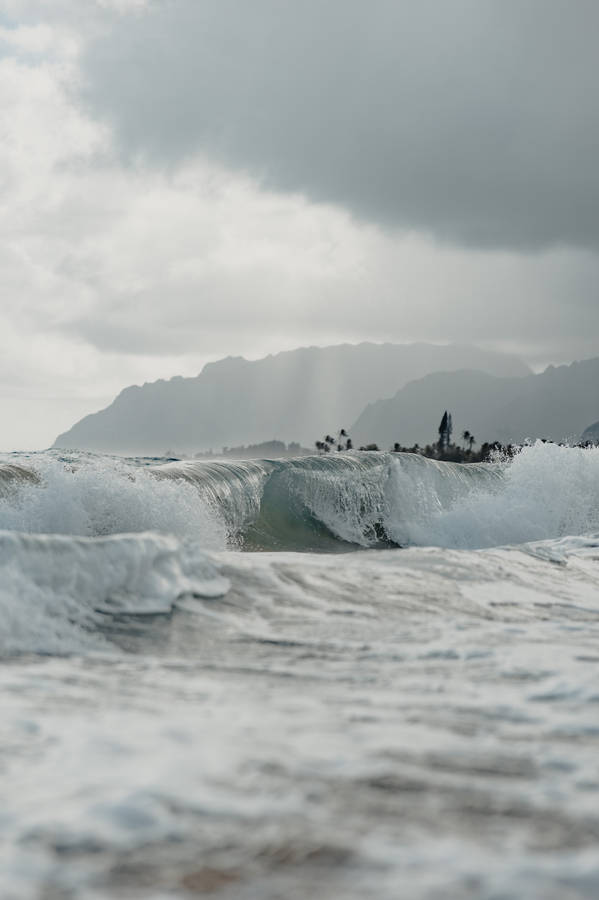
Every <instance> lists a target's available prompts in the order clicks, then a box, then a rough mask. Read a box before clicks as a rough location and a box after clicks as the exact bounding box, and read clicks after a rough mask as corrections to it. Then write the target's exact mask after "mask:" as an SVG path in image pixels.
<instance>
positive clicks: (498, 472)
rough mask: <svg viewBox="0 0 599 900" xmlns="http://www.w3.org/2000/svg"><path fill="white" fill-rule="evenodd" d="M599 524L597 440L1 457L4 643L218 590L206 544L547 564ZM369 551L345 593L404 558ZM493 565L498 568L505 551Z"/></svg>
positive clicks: (231, 564) (251, 562) (87, 632)
mask: <svg viewBox="0 0 599 900" xmlns="http://www.w3.org/2000/svg"><path fill="white" fill-rule="evenodd" d="M597 533H599V449H590V450H582V449H575V448H567V447H558V446H555V445H550V444H541V443H539V444H537V445H534V446H532V447H527V448H525V449H524V450H523V451H522V452H521V453H520V454H518V455H517V456H516V457H515V458H514V459H513V460H510V461H504V462H497V463H494V464H492V465H459V464H451V463H441V462H435V461H431V460H427V459H424V458H422V457H419V456H416V455H413V454H387V453H355V454H343V455H342V454H339V455H338V456H337V455H331V456H330V457H306V458H302V459H292V460H264V461H252V462H216V461H215V462H204V461H201V462H200V461H183V462H171V463H167V464H163V465H156V464H153V465H147V464H145V462H144V461H141V460H137V461H123V460H116V459H112V458H108V457H95V456H93V455H90V454H78V455H76V456H72V457H63V456H59V455H58V454H56V453H43V454H34V455H32V456H31V457H29V458H24V457H19V458H9V459H7V460H6V461H5V462H4V463H0V614H1V615H0V649H1V651H2V652H3V653H5V654H6V653H8V654H10V653H13V652H36V653H39V652H44V653H71V652H79V651H80V650H82V649H84V648H88V647H90V646H92V647H95V648H96V649H97V648H98V647H100V648H102V646H106V640H105V634H106V628H105V627H104V625H105V623H106V620H107V618H110V617H114V616H117V617H118V616H122V615H125V616H138V615H147V614H150V613H152V614H155V613H162V614H164V613H168V612H170V610H171V609H173V606H174V605H175V604H176V603H177V600H178V599H179V598H181V597H182V596H184V595H189V594H192V595H194V594H195V595H198V596H204V597H213V596H217V595H222V594H224V593H226V591H227V589H228V582H227V580H226V578H223V577H222V576H221V574H220V572H221V571H223V570H222V566H221V562H220V561H219V560H220V557H219V556H218V551H222V550H225V549H227V548H228V549H233V550H239V549H245V550H270V551H273V550H275V551H279V550H294V551H304V552H312V553H314V552H324V551H339V552H340V551H348V550H352V549H354V550H355V549H362V548H363V549H366V548H384V547H387V548H390V547H410V546H411V547H416V546H421V547H430V546H436V547H438V548H445V549H440V550H439V551H437V554H439V553H440V554H441V555H442V554H443V553H446V551H447V550H477V549H481V548H489V547H500V546H505V545H523V544H526V545H527V546H526V548H525V549H526V553H527V554H528V555H529V558H530V554H532V555H534V556H537V557H539V559H544V560H547V559H549V560H551V561H552V562H557V563H559V562H561V561H562V557H564V559H566V558H567V557H569V556H570V555H571V553H575V554H577V555H580V554H587V553H591V554H592V556H593V559H595V558H596V548H597V537H596V536H597ZM585 535H586V536H587V537H586V538H585V537H584V536H585ZM592 535H595V537H593V538H592V539H591V538H590V537H588V536H592ZM534 542H536V544H535V543H534ZM539 542H540V543H539ZM548 542H549V543H548ZM577 542H579V543H580V542H582V543H581V545H580V546H578V543H577ZM215 551H217V555H216V556H215V555H214V552H215ZM414 552H415V551H414ZM422 552H423V553H425V555H426V554H427V552H428V551H422ZM502 552H503V551H502ZM397 553H399V555H397ZM564 554H565V555H564ZM376 556H377V559H379V560H380V566H379V567H377V565H378V564H375V563H374V562H373V561H372V560H371V561H369V562H368V563H367V561H366V558H364V557H360V556H356V555H354V556H353V557H352V561H351V566H345V567H341V568H340V567H336V568H338V569H339V573H338V575H336V576H335V578H336V579H337V581H339V585H338V588H339V590H340V591H341V593H343V592H344V591H346V592H347V595H348V596H349V595H351V593H352V591H353V589H354V586H355V584H357V583H358V581H360V583H363V582H364V578H366V581H368V580H369V579H370V578H371V575H368V572H374V571H375V570H376V572H378V575H376V577H375V575H374V574H372V578H373V579H374V581H373V585H374V583H375V582H376V583H378V581H377V579H380V578H382V574H381V573H382V572H383V570H384V571H385V572H387V574H388V575H389V577H390V578H391V581H392V580H393V579H397V578H399V579H400V580H401V578H400V573H399V570H398V569H397V565H398V564H399V563H400V560H402V559H403V554H402V552H401V551H394V552H393V553H391V554H389V553H387V554H382V555H381V554H378V555H376ZM470 556H472V555H471V554H470ZM252 557H253V559H252ZM303 559H304V560H305V561H306V564H305V565H304V562H302V560H301V559H300V558H299V557H297V558H296V561H295V562H289V561H288V558H282V565H283V568H284V569H285V573H284V577H283V581H284V583H287V582H288V581H290V579H291V581H290V583H291V584H292V593H293V596H294V597H296V601H297V596H299V594H298V593H297V592H298V591H300V593H301V592H302V591H304V593H305V591H307V590H308V582H309V581H310V579H316V581H318V579H319V578H320V579H322V578H324V582H323V584H322V585H321V588H322V589H323V590H324V583H325V582H326V583H329V586H330V573H329V574H327V572H328V570H327V572H325V571H324V570H322V569H321V568H319V567H318V566H317V564H316V563H315V562H314V560H315V559H316V558H315V557H312V558H311V559H312V562H310V561H309V559H308V557H303ZM361 559H363V565H362V564H361V563H360V560H361ZM427 559H428V563H427V565H430V564H431V559H432V558H431V557H430V553H429V556H427ZM501 559H502V563H501V565H502V566H503V565H505V566H508V567H509V566H510V564H511V563H510V559H512V560H513V559H514V557H513V556H511V557H510V554H509V553H508V554H507V555H505V557H504V556H502V557H501ZM393 560H396V563H393ZM443 560H445V562H443ZM348 562H349V561H348ZM308 563H309V565H308ZM441 563H442V568H443V566H445V567H446V568H447V569H448V572H449V574H448V575H447V577H452V576H451V571H454V569H455V570H456V571H457V569H459V563H458V560H457V557H456V555H455V554H453V555H450V554H447V553H446V556H445V557H443V559H442V560H441ZM273 565H274V563H273ZM469 565H470V566H471V567H472V566H473V563H472V559H470V563H469ZM361 566H362V567H361ZM373 566H374V568H373ZM306 567H307V568H306ZM310 567H311V568H310ZM390 567H391V568H390ZM456 567H457V569H456ZM474 568H475V567H474ZM362 569H363V570H364V571H363V572H362ZM229 570H230V572H229ZM258 570H259V562H258V560H257V559H256V557H255V554H249V555H248V554H243V555H240V554H238V553H234V554H228V555H227V562H226V565H225V567H224V573H225V575H226V574H231V573H233V575H235V577H236V578H237V577H241V574H242V573H245V574H244V575H243V578H245V579H246V580H247V583H248V586H249V587H248V590H250V588H251V590H255V591H256V596H257V597H258V596H265V595H266V593H268V591H267V589H266V587H265V586H264V585H263V584H262V583H261V582H260V579H259V578H258V576H257V573H258ZM308 570H309V571H310V573H311V574H310V576H309V578H308V582H307V583H306V585H304V586H303V587H302V585H303V584H304V582H303V579H304V574H305V572H307V571H308ZM449 570H451V571H449ZM352 572H353V574H352ZM361 572H362V574H361V575H360V573H361ZM251 573H253V574H251ZM269 573H270V569H269ZM358 575H360V577H359V578H358ZM268 578H271V574H269V575H268ZM539 578H540V576H539ZM543 578H545V575H543ZM593 578H594V575H593ZM360 579H361V580H360ZM383 580H384V579H383ZM391 581H389V584H390V583H391ZM296 582H297V583H296ZM265 583H266V582H265ZM315 583H316V582H315ZM381 583H382V582H381ZM385 583H387V582H385ZM539 583H541V582H539ZM543 583H544V582H543ZM318 584H320V581H318ZM252 585H253V587H252ZM364 585H365V582H364V584H363V586H364ZM364 589H365V590H366V587H365V586H364ZM373 589H374V588H373ZM277 590H278V589H277ZM319 590H320V588H319ZM242 593H243V592H242ZM325 593H326V590H325ZM236 596H238V597H241V596H242V594H240V593H239V590H238V592H237V595H236ZM243 596H245V595H243ZM247 602H249V600H248V601H247ZM243 603H244V604H245V603H246V600H244V601H243Z"/></svg>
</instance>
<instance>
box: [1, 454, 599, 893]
mask: <svg viewBox="0 0 599 900" xmlns="http://www.w3.org/2000/svg"><path fill="white" fill-rule="evenodd" d="M0 653H1V657H0V678H1V688H2V715H1V718H0V734H1V738H0V766H1V772H2V802H1V804H0V896H1V897H2V900H25V898H26V900H74V898H77V900H79V898H82V900H115V898H133V900H135V898H144V900H158V898H171V897H173V898H175V897H177V898H178V897H180V898H185V897H194V896H204V895H206V896H218V897H221V898H227V900H228V898H231V900H275V898H278V900H295V898H297V900H304V898H339V900H341V898H343V900H354V898H356V900H357V898H366V897H376V898H381V900H387V898H388V900H398V898H409V900H433V898H434V900H441V898H443V900H451V898H472V900H475V898H476V900H512V898H513V900H522V898H527V900H528V898H534V900H570V898H572V900H574V898H596V897H597V896H599V679H598V671H599V448H594V449H587V450H582V449H578V448H568V447H559V446H556V445H552V444H542V443H537V444H535V445H533V446H530V447H526V448H524V449H523V450H522V452H521V453H519V454H518V455H517V456H516V457H515V458H514V459H513V460H510V461H497V462H495V463H493V464H481V465H459V464H450V463H441V462H434V461H432V460H427V459H424V458H421V457H418V456H414V455H412V454H388V453H359V452H355V453H343V454H331V455H327V456H321V457H305V458H301V459H289V460H271V461H251V462H250V461H248V462H241V461H237V462H233V461H197V460H191V461H174V462H168V461H164V460H157V459H156V460H148V459H116V458H112V457H102V456H96V455H93V454H86V453H72V454H65V453H61V452H58V451H47V452H43V453H31V454H19V453H12V454H3V455H2V457H1V458H0Z"/></svg>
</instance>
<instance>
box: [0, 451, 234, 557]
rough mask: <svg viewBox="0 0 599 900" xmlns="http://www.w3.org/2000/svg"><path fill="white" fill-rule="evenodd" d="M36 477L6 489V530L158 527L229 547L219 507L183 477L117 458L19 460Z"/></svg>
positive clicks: (1, 520)
mask: <svg viewBox="0 0 599 900" xmlns="http://www.w3.org/2000/svg"><path fill="white" fill-rule="evenodd" d="M19 462H20V463H21V465H22V466H24V465H27V466H28V467H29V470H30V471H33V472H35V473H37V475H38V478H39V481H38V483H35V482H32V481H30V480H28V481H24V480H23V479H22V478H18V479H16V480H15V481H14V483H13V487H12V490H7V489H6V486H5V489H4V491H3V493H2V494H0V529H4V530H7V531H21V532H35V533H43V534H72V535H86V536H97V535H108V534H122V533H128V532H141V531H158V532H161V533H163V534H174V535H177V536H178V537H187V538H193V539H194V540H197V541H198V542H199V543H200V544H201V546H202V547H203V548H209V549H219V548H223V547H224V546H225V542H226V529H225V526H224V523H223V520H222V517H221V516H220V514H219V510H218V509H217V508H216V507H215V506H214V505H211V504H210V503H209V501H208V500H204V501H203V502H199V500H198V494H197V492H196V491H194V490H193V489H190V486H189V485H187V484H185V483H184V482H182V481H178V480H158V479H156V478H155V477H153V475H152V473H151V471H150V470H149V469H147V468H144V467H141V466H132V465H131V464H127V463H126V462H124V461H121V460H117V459H114V458H112V457H98V456H93V455H91V454H89V455H86V454H77V455H76V456H74V457H73V458H72V459H68V460H65V459H63V458H61V457H59V456H57V455H56V454H51V453H40V454H35V455H33V456H31V457H30V458H27V459H22V460H19Z"/></svg>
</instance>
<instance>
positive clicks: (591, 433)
mask: <svg viewBox="0 0 599 900" xmlns="http://www.w3.org/2000/svg"><path fill="white" fill-rule="evenodd" d="M580 439H581V441H594V442H595V443H598V442H599V422H594V423H593V424H592V425H589V427H588V428H585V430H584V431H583V433H582V436H581V438H580Z"/></svg>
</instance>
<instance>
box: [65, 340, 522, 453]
mask: <svg viewBox="0 0 599 900" xmlns="http://www.w3.org/2000/svg"><path fill="white" fill-rule="evenodd" d="M464 367H468V368H473V369H474V368H475V369H481V370H483V371H485V372H490V373H493V374H495V375H526V374H527V372H528V371H529V370H528V369H527V367H526V366H525V365H524V364H523V363H522V362H521V361H520V360H518V359H516V358H515V357H512V356H508V355H504V354H500V353H492V352H488V351H484V350H480V349H478V348H476V347H467V346H457V345H447V346H438V345H434V344H369V343H363V344H357V345H353V344H341V345H338V346H332V347H320V348H319V347H305V348H300V349H298V350H292V351H288V352H284V353H278V354H276V355H275V356H267V357H265V358H264V359H259V360H256V361H248V360H246V359H243V358H241V357H227V358H226V359H222V360H220V361H218V362H215V363H209V364H208V365H206V366H204V368H203V370H202V372H201V373H200V374H199V375H198V376H197V377H196V378H181V377H177V378H172V379H171V380H170V381H162V380H161V381H155V382H152V383H150V384H144V385H143V387H137V386H134V387H128V388H126V389H125V390H124V391H122V392H121V393H120V394H119V395H118V397H117V398H116V399H115V400H114V401H113V403H111V404H110V406H108V407H107V408H106V409H104V410H102V411H101V412H98V413H95V414H92V415H89V416H86V417H85V418H84V419H82V420H81V421H79V422H77V424H76V425H74V426H73V427H72V428H71V429H70V430H69V431H67V432H65V433H64V434H61V435H59V437H57V439H56V441H55V443H54V446H55V447H63V448H79V449H87V450H95V451H99V452H107V453H131V454H150V455H153V454H162V453H164V451H165V449H166V448H167V447H168V448H172V449H173V450H174V451H176V452H187V453H190V452H196V451H199V450H207V449H208V448H210V447H213V448H218V449H220V448H221V447H222V446H224V445H228V446H230V445H232V444H247V443H258V442H260V441H264V440H269V439H271V438H277V439H279V440H283V441H301V442H302V443H304V444H307V445H308V446H312V444H313V442H314V440H315V439H316V438H317V437H320V436H321V435H322V434H323V433H325V432H327V431H330V430H331V429H335V428H338V427H342V426H346V427H347V425H348V423H350V422H352V421H353V420H354V419H355V418H356V417H357V416H358V415H359V413H360V412H361V410H362V409H363V408H364V407H365V406H366V404H367V403H370V402H372V401H374V400H378V398H379V397H385V396H390V395H391V394H393V393H394V392H395V391H396V390H397V389H398V388H400V387H401V386H402V385H404V384H405V383H406V382H407V381H409V380H412V379H414V378H420V377H422V376H423V375H426V374H427V373H430V372H434V371H438V370H444V371H451V370H455V369H460V368H464Z"/></svg>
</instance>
